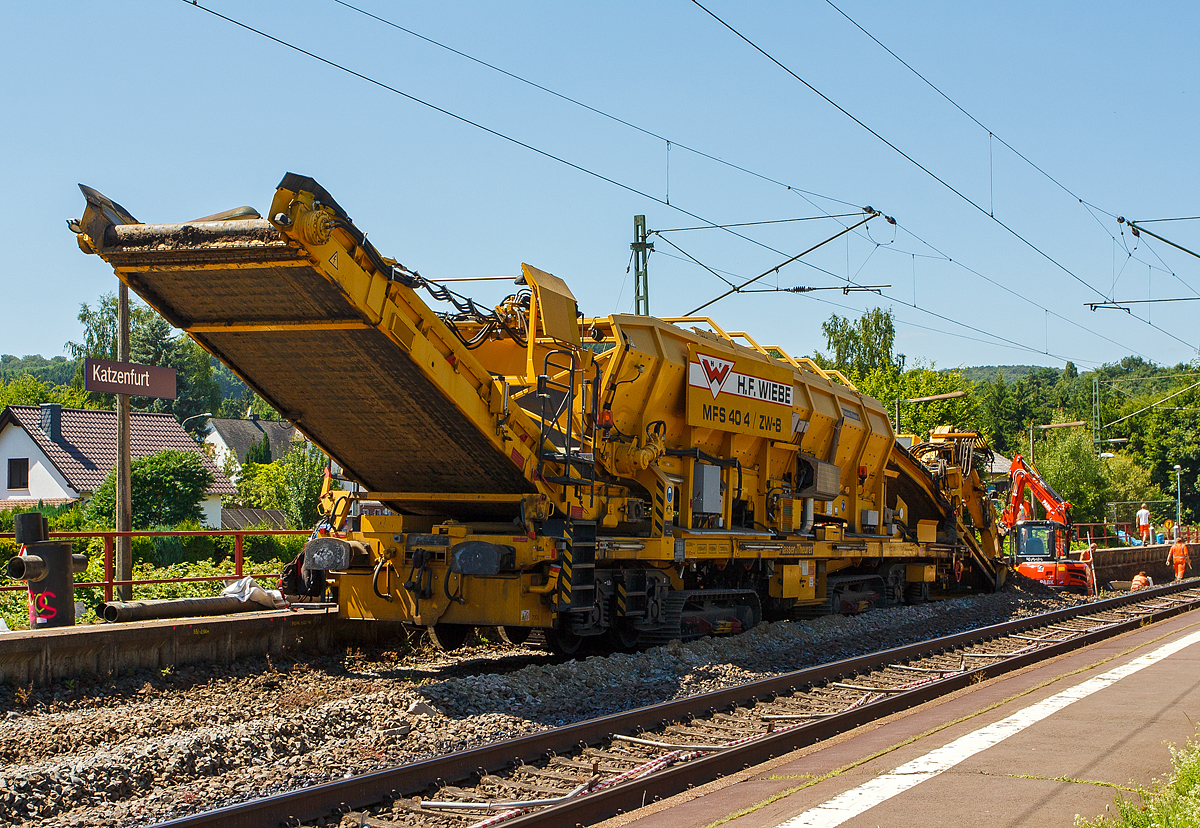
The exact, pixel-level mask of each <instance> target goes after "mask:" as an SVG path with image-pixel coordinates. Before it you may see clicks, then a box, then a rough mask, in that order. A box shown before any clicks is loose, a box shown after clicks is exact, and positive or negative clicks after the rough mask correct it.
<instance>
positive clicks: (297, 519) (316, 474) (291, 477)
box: [272, 441, 328, 529]
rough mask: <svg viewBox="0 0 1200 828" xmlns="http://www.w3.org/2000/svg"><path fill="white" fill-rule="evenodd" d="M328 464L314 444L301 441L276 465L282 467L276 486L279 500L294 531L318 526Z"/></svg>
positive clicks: (286, 519)
mask: <svg viewBox="0 0 1200 828" xmlns="http://www.w3.org/2000/svg"><path fill="white" fill-rule="evenodd" d="M327 463H328V460H327V458H326V457H325V455H324V454H323V453H321V452H320V451H319V450H318V449H317V448H316V447H315V446H313V445H312V444H311V443H308V442H301V441H297V442H296V444H294V445H293V446H292V448H291V450H290V451H288V453H287V454H285V455H284V456H283V457H282V458H280V459H279V460H276V461H275V463H273V464H272V465H276V464H278V466H279V475H278V477H277V478H275V480H274V482H273V486H274V489H275V500H276V502H277V503H278V504H279V508H281V509H283V514H284V519H285V521H286V522H287V525H288V526H289V527H290V528H292V529H302V528H307V527H309V526H313V525H315V524H316V522H317V518H318V517H319V515H320V509H319V505H318V499H319V498H320V496H321V483H322V482H323V480H324V477H325V466H326V464H327Z"/></svg>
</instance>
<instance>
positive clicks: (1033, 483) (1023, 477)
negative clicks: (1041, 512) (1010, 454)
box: [1001, 454, 1071, 529]
mask: <svg viewBox="0 0 1200 828" xmlns="http://www.w3.org/2000/svg"><path fill="white" fill-rule="evenodd" d="M1008 477H1009V480H1010V481H1011V482H1012V486H1011V488H1010V491H1009V496H1008V504H1007V505H1006V506H1005V507H1004V513H1003V515H1002V516H1001V520H1002V521H1003V522H1004V525H1005V526H1007V527H1008V528H1010V529H1011V528H1012V527H1013V525H1014V524H1016V522H1017V519H1018V517H1019V515H1020V509H1021V502H1022V501H1023V500H1024V499H1025V490H1026V489H1029V491H1030V492H1032V493H1033V496H1034V497H1036V498H1037V499H1038V502H1039V503H1041V504H1042V508H1043V509H1045V510H1046V519H1047V520H1052V521H1055V522H1056V523H1061V524H1062V525H1063V526H1066V527H1070V526H1071V504H1070V503H1068V502H1067V501H1065V500H1063V498H1062V496H1061V495H1059V493H1058V492H1056V491H1054V489H1053V488H1052V487H1051V486H1050V484H1049V483H1047V482H1046V479H1045V478H1044V477H1042V475H1041V474H1040V473H1039V472H1038V470H1037V469H1036V468H1034V466H1033V464H1031V463H1029V462H1027V461H1026V460H1025V458H1024V457H1022V456H1021V455H1019V454H1018V455H1017V456H1016V457H1014V458H1013V461H1012V466H1011V467H1010V468H1009V470H1008Z"/></svg>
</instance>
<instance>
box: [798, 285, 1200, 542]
mask: <svg viewBox="0 0 1200 828" xmlns="http://www.w3.org/2000/svg"><path fill="white" fill-rule="evenodd" d="M823 331H824V333H825V338H826V344H827V349H828V350H827V351H826V352H823V353H822V352H818V353H817V354H815V355H814V360H815V361H816V362H818V363H819V364H821V365H823V366H825V367H829V368H836V369H838V370H841V371H843V372H845V373H846V374H847V375H848V376H849V377H851V379H852V380H853V381H854V382H855V384H856V385H857V386H858V388H859V389H860V390H861V391H863V392H864V393H866V394H869V395H870V396H872V397H875V398H876V399H878V400H879V401H880V402H882V403H883V404H884V405H885V406H886V407H887V410H888V412H889V413H893V412H894V411H895V402H896V400H897V398H900V399H908V398H912V397H923V396H932V395H935V394H944V393H946V392H949V391H960V390H961V391H965V392H966V394H965V395H964V396H963V397H960V398H958V399H952V400H941V401H937V402H932V403H924V404H906V405H902V410H901V420H902V425H901V431H903V432H915V433H917V434H920V435H928V433H929V430H930V428H932V427H933V426H935V425H940V424H953V425H955V426H957V427H959V428H963V429H971V430H975V431H979V432H980V433H981V434H982V435H983V436H984V437H985V438H986V439H987V441H988V443H989V445H990V447H991V448H992V449H993V450H995V451H996V452H998V453H1000V454H1002V455H1004V456H1006V457H1012V456H1013V455H1014V454H1023V455H1028V454H1029V433H1030V425H1031V424H1032V425H1034V426H1037V425H1043V424H1051V423H1066V422H1074V421H1080V420H1081V421H1083V422H1084V423H1086V425H1084V426H1079V427H1071V428H1061V429H1046V430H1042V429H1037V428H1035V429H1034V440H1035V446H1034V456H1035V458H1036V462H1037V465H1038V467H1039V469H1040V470H1041V471H1042V473H1043V474H1044V475H1045V477H1046V478H1047V480H1049V482H1050V483H1051V485H1053V486H1054V487H1055V489H1057V490H1058V491H1059V493H1060V494H1062V495H1063V497H1065V498H1066V499H1067V500H1069V501H1070V502H1071V503H1072V504H1073V505H1074V515H1075V519H1076V520H1077V521H1078V522H1093V521H1102V520H1104V518H1105V517H1106V516H1108V517H1109V518H1110V519H1111V518H1114V517H1115V518H1116V519H1118V520H1122V521H1125V520H1129V518H1130V516H1131V515H1132V510H1133V509H1136V506H1130V505H1129V502H1140V501H1143V500H1173V499H1174V497H1175V491H1176V478H1175V468H1174V467H1175V465H1176V464H1178V465H1179V466H1180V488H1181V490H1182V497H1181V500H1182V504H1183V511H1184V519H1185V521H1186V520H1190V519H1192V516H1194V515H1200V493H1198V492H1197V485H1198V484H1200V363H1197V364H1180V365H1174V366H1160V365H1155V364H1154V363H1152V362H1148V361H1146V360H1144V359H1142V358H1140V357H1132V356H1131V357H1126V358H1124V359H1122V360H1121V361H1120V362H1117V363H1114V364H1111V365H1102V366H1100V367H1099V368H1096V369H1095V370H1092V371H1087V372H1084V373H1080V372H1079V370H1078V369H1077V368H1076V366H1075V365H1074V364H1072V363H1070V362H1068V363H1067V364H1066V365H1065V366H1064V367H1063V368H1062V369H1057V368H1043V367H1036V366H1001V367H996V366H989V369H990V370H991V372H992V373H991V375H990V376H987V377H986V378H984V377H980V374H979V373H978V371H979V369H961V368H958V369H950V370H937V369H936V366H934V365H932V364H925V363H922V362H920V361H917V362H915V363H914V364H912V365H911V366H909V365H907V364H906V362H907V360H906V357H905V356H904V355H903V354H896V353H894V342H895V329H894V324H893V319H892V313H891V311H890V310H882V309H879V308H876V309H874V310H871V311H868V312H867V313H866V314H864V315H863V316H862V317H861V318H860V319H858V320H850V319H846V318H843V317H840V316H837V315H836V314H835V315H834V316H832V317H830V319H829V320H828V321H827V322H826V323H825V324H824V325H823ZM1006 369H1020V370H1006ZM1025 369H1028V370H1025ZM1013 376H1019V378H1018V379H1015V380H1013V379H1011V378H1012V377H1013ZM972 377H980V378H978V379H972ZM1097 413H1098V414H1099V426H1100V430H1099V438H1100V440H1101V441H1102V442H1100V443H1096V442H1094V435H1093V423H1094V421H1095V419H1096V414H1097ZM893 416H894V414H893ZM1115 502H1119V503H1122V504H1124V505H1122V506H1120V507H1117V509H1116V510H1115V511H1114V510H1113V509H1112V508H1110V507H1109V504H1112V503H1115ZM1162 511H1163V514H1162V515H1160V516H1157V518H1156V519H1161V518H1162V517H1167V516H1170V517H1171V518H1174V506H1173V504H1172V505H1171V507H1170V508H1169V509H1165V508H1164V509H1163V510H1162ZM1168 512H1169V515H1168Z"/></svg>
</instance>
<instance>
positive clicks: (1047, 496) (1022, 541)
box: [1000, 454, 1095, 595]
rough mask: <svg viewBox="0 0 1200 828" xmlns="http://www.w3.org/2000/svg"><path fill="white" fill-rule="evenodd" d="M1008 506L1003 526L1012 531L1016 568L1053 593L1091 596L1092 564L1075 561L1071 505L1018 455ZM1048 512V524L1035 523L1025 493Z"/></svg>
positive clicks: (1011, 551) (1012, 469) (1011, 475)
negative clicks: (1026, 502) (1054, 590)
mask: <svg viewBox="0 0 1200 828" xmlns="http://www.w3.org/2000/svg"><path fill="white" fill-rule="evenodd" d="M1008 479H1009V482H1010V483H1011V486H1010V487H1009V494H1008V504H1007V505H1006V506H1005V507H1004V511H1003V513H1001V516H1000V522H1001V524H1002V525H1004V526H1005V527H1006V528H1007V530H1008V537H1009V543H1010V546H1009V555H1010V557H1011V560H1012V565H1013V568H1014V569H1016V570H1017V571H1018V572H1020V573H1021V574H1022V575H1024V576H1026V577H1027V578H1032V579H1033V580H1035V581H1038V582H1039V583H1041V584H1044V585H1045V586H1048V587H1050V588H1052V589H1064V590H1070V591H1073V592H1074V591H1078V592H1083V593H1085V594H1087V595H1091V594H1092V593H1093V592H1094V589H1093V584H1094V582H1095V579H1094V578H1093V576H1092V573H1091V571H1090V568H1089V566H1088V563H1087V562H1085V561H1078V560H1071V559H1070V558H1069V557H1068V553H1069V552H1070V551H1071V525H1072V524H1071V504H1070V503H1068V502H1067V501H1065V500H1063V499H1062V497H1061V496H1060V495H1059V494H1058V492H1056V491H1054V489H1052V488H1051V487H1050V484H1049V483H1047V482H1046V480H1045V478H1043V477H1042V476H1041V474H1039V473H1038V470H1037V469H1036V468H1034V466H1033V464H1032V463H1029V462H1026V460H1025V458H1024V457H1022V456H1021V455H1019V454H1018V455H1017V456H1016V457H1014V458H1013V461H1012V466H1011V467H1010V468H1009V470H1008ZM1026 489H1029V491H1030V492H1031V493H1032V494H1033V496H1034V497H1036V498H1037V499H1038V501H1039V502H1040V503H1041V504H1042V508H1044V509H1045V510H1046V518H1045V520H1033V519H1032V518H1031V516H1030V515H1029V514H1028V507H1027V506H1026V505H1025V490H1026Z"/></svg>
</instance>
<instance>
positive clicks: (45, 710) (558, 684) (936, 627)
mask: <svg viewBox="0 0 1200 828" xmlns="http://www.w3.org/2000/svg"><path fill="white" fill-rule="evenodd" d="M1073 600H1074V599H1072V598H1070V597H1065V596H1064V597H1058V596H1053V595H1035V594H1031V593H1029V592H1024V591H1021V590H1020V589H1012V588H1009V589H1008V590H1007V591H1006V592H1003V593H1000V594H997V595H986V596H980V597H976V598H963V599H955V600H950V601H938V602H934V603H930V604H925V605H918V606H911V607H896V608H890V609H883V610H876V611H874V612H870V613H867V614H865V615H861V616H853V617H840V616H833V617H828V618H821V619H817V620H813V621H807V622H803V623H792V622H779V623H774V624H761V625H759V626H758V627H755V628H754V629H752V630H751V631H749V632H748V633H745V634H742V635H739V636H735V637H731V638H721V639H712V638H709V639H702V640H699V641H695V642H691V643H688V644H682V645H681V644H680V643H679V642H672V643H671V644H669V645H667V646H666V647H656V648H653V649H651V650H647V651H645V652H640V653H634V654H614V655H609V656H605V657H599V656H593V657H590V658H586V659H583V660H578V661H572V662H561V663H556V662H555V661H554V660H553V659H551V658H550V657H549V656H548V655H546V654H536V653H534V652H532V651H528V650H521V649H516V648H506V647H489V646H480V647H474V648H471V649H470V650H469V651H467V652H465V653H461V654H459V655H458V656H457V657H455V658H447V657H445V656H441V655H433V654H427V655H426V656H424V657H421V656H419V655H418V656H407V657H405V658H404V659H400V660H397V659H396V654H395V653H383V654H376V655H375V656H374V657H367V656H364V655H362V654H360V653H351V654H347V655H346V656H344V657H341V658H336V659H325V660H322V661H318V662H315V663H311V664H294V665H280V664H278V663H276V664H274V665H272V664H271V663H270V662H269V661H266V660H252V661H247V662H244V663H242V664H240V665H237V666H235V667H232V668H231V667H223V668H219V667H212V668H184V669H181V670H179V671H178V672H177V673H174V674H170V675H165V676H164V675H158V674H148V673H147V674H138V675H135V676H131V677H127V678H123V679H120V680H118V681H116V682H111V683H109V684H107V685H103V684H96V685H91V686H84V682H82V681H80V682H77V683H76V685H74V686H70V687H68V686H63V685H59V686H56V687H54V688H37V689H34V690H32V691H24V690H20V689H17V690H15V691H14V690H13V689H12V688H4V689H2V690H0V710H7V711H9V712H8V713H7V714H6V718H4V719H0V824H6V825H7V824H11V825H38V826H47V825H63V826H92V825H98V824H118V825H129V826H133V825H146V824H149V823H153V822H157V821H161V820H163V819H169V818H171V817H174V816H179V815H182V814H184V813H188V812H191V811H194V810H201V809H211V808H215V807H219V806H220V805H224V804H230V803H232V802H235V801H240V800H243V799H249V798H254V797H258V796H263V795H265V794H268V793H273V792H279V791H283V790H287V789H290V788H294V787H298V786H301V785H307V784H314V783H317V782H324V781H330V780H333V779H338V778H342V777H345V776H350V775H354V774H360V773H364V772H367V771H371V770H377V769H379V768H381V767H385V766H389V765H394V764H398V763H406V762H412V761H415V760H418V759H422V758H428V757H430V756H433V755H437V754H442V753H446V752H449V751H453V750H463V749H466V748H471V747H476V746H478V745H481V744H485V743H488V742H494V741H500V740H503V739H507V738H512V737H514V736H516V735H519V734H524V733H531V732H536V731H538V730H544V729H547V728H551V727H556V726H559V725H562V724H566V723H568V722H573V721H578V720H580V719H585V718H591V717H594V716H598V715H603V714H607V713H613V712H618V711H621V710H625V709H628V708H629V707H631V706H632V705H631V704H630V701H631V700H636V702H637V705H639V706H640V705H643V704H652V703H656V702H660V701H665V700H668V699H672V698H677V697H680V696H688V695H693V694H696V693H702V692H706V691H709V690H715V689H718V688H722V687H726V686H729V685H732V684H739V683H742V682H745V681H750V680H753V679H757V678H763V677H766V676H769V675H773V674H777V673H780V672H786V671H789V670H794V669H797V668H799V667H803V666H807V665H810V664H816V663H822V662H827V661H833V660H837V659H841V658H846V657H849V656H853V655H859V654H862V653H867V652H872V651H876V650H880V649H885V648H888V647H893V646H898V645H900V644H904V643H909V642H913V641H917V640H921V639H925V638H930V637H934V636H937V635H945V634H949V633H953V632H958V631H961V630H966V629H970V628H972V627H978V626H983V625H987V624H993V623H998V622H1000V621H1003V620H1007V619H1010V618H1015V617H1020V616H1025V615H1032V614H1036V613H1039V612H1044V611H1047V610H1049V609H1055V608H1059V607H1062V606H1065V605H1066V604H1068V603H1072V602H1073ZM475 659H486V660H480V661H479V662H478V663H475V662H474V661H473V660H475ZM493 659H500V660H501V666H502V669H507V670H508V672H494V671H493V668H491V667H490V666H489V665H490V664H492V663H493V661H492V660H493ZM530 662H533V663H530ZM447 672H451V673H454V674H455V675H454V677H451V678H441V677H440V676H444V675H445V674H446V673H447Z"/></svg>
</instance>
